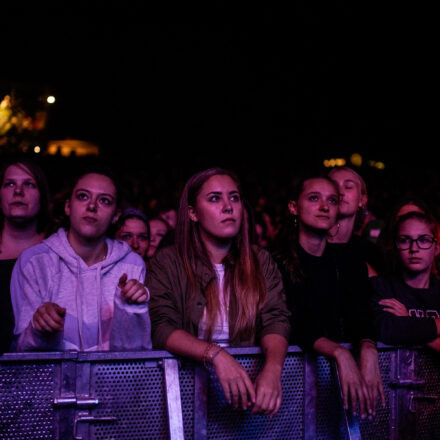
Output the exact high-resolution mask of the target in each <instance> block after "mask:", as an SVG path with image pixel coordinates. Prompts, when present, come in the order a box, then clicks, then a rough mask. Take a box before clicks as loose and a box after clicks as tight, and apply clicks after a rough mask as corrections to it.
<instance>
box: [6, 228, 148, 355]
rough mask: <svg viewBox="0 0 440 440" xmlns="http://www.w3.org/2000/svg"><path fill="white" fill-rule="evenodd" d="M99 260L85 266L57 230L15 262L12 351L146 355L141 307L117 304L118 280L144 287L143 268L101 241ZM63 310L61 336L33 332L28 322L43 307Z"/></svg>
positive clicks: (119, 245)
mask: <svg viewBox="0 0 440 440" xmlns="http://www.w3.org/2000/svg"><path fill="white" fill-rule="evenodd" d="M106 242H107V246H108V252H107V257H106V258H105V260H103V261H101V262H99V263H96V264H94V265H93V266H90V267H89V266H87V264H86V263H85V262H84V260H82V258H81V257H79V256H78V255H77V254H76V253H75V251H74V250H73V249H72V247H71V246H70V243H69V242H68V240H67V235H66V231H65V230H64V229H59V230H58V232H56V233H55V234H53V235H51V236H50V237H49V238H47V239H46V240H44V241H43V242H42V243H40V244H38V245H36V246H32V247H31V248H29V249H26V250H25V251H23V252H22V253H21V255H20V256H19V258H18V260H17V262H16V264H15V266H14V270H13V272H12V278H11V296H12V306H13V310H14V316H15V329H14V334H15V335H16V338H17V341H16V345H15V350H16V351H29V350H40V351H41V350H80V351H94V350H117V351H119V350H120V351H127V350H146V349H151V337H150V332H151V325H150V317H149V311H148V304H147V302H145V303H143V304H128V303H126V302H125V301H124V300H123V299H122V298H121V291H120V288H119V287H118V282H119V278H120V277H121V276H122V275H123V274H124V273H125V274H127V277H128V278H127V279H128V280H130V279H137V280H138V281H140V282H142V283H144V280H145V263H144V261H143V260H142V258H141V257H140V256H139V255H137V254H136V253H134V252H132V251H131V248H130V247H129V246H128V245H127V244H126V243H123V242H119V241H116V240H111V239H107V240H106ZM48 301H49V302H54V303H56V304H58V305H59V306H61V307H64V308H65V309H66V315H65V319H64V330H63V331H61V332H55V333H51V334H49V333H46V332H39V331H38V330H36V329H35V328H34V327H33V324H32V317H33V315H34V313H35V311H36V310H37V308H38V307H40V306H41V305H42V304H44V303H45V302H48Z"/></svg>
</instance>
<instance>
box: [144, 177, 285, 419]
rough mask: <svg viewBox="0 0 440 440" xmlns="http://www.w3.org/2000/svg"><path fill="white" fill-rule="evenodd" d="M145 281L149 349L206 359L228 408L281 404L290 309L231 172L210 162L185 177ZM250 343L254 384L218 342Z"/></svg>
mask: <svg viewBox="0 0 440 440" xmlns="http://www.w3.org/2000/svg"><path fill="white" fill-rule="evenodd" d="M147 286H148V288H149V290H150V293H151V300H150V316H151V322H152V340H153V347H154V348H160V349H166V350H168V351H170V352H172V353H175V354H178V355H183V356H187V357H189V358H191V359H194V360H196V361H201V362H204V363H205V364H212V366H213V368H214V370H215V373H216V375H217V377H218V380H219V381H220V383H221V386H222V389H223V392H224V395H225V398H226V400H227V401H228V402H229V403H230V404H232V405H233V407H234V408H239V407H241V408H242V409H247V408H250V407H251V408H252V410H251V411H252V413H264V414H269V415H274V414H275V413H276V412H277V411H278V410H279V408H280V406H281V398H282V396H281V394H282V392H281V372H282V367H283V363H284V359H285V356H286V352H287V344H288V338H289V333H290V323H289V315H290V314H289V312H288V310H287V307H286V305H285V299H284V289H283V285H282V280H281V275H280V273H279V271H278V268H277V266H276V264H275V262H274V261H273V260H272V258H271V256H270V254H269V253H268V252H267V251H265V250H263V249H260V248H258V247H255V246H252V245H251V243H250V240H249V224H248V214H247V212H246V209H245V208H244V203H243V199H242V193H241V189H240V185H239V181H238V178H237V177H236V176H235V174H234V173H232V172H230V171H227V170H223V169H219V168H212V169H208V170H204V171H201V172H199V173H197V174H195V175H193V176H192V177H191V178H190V179H189V180H188V181H187V183H186V185H185V187H184V189H183V192H182V196H181V199H180V206H179V210H178V221H177V229H176V240H175V244H173V245H171V246H168V247H165V248H163V249H161V250H159V251H158V252H157V254H155V256H154V257H153V258H152V260H151V266H150V270H149V272H148V273H147ZM255 344H261V346H262V349H263V351H264V354H265V362H264V366H263V369H262V371H261V372H260V374H259V375H258V377H257V379H256V381H255V383H252V382H251V380H250V378H249V376H248V374H247V372H246V371H245V369H244V368H243V367H242V366H241V365H240V364H239V363H238V362H237V361H236V360H235V359H234V358H233V357H232V356H231V355H230V354H229V353H228V352H227V351H226V350H224V348H223V347H225V346H252V345H255Z"/></svg>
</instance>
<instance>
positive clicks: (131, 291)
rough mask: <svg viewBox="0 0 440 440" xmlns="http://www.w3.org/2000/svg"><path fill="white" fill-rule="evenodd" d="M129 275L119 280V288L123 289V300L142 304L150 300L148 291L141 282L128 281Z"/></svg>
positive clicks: (124, 275)
mask: <svg viewBox="0 0 440 440" xmlns="http://www.w3.org/2000/svg"><path fill="white" fill-rule="evenodd" d="M127 278H128V277H127V274H125V273H124V274H123V275H122V276H121V278H119V283H118V287H119V288H120V289H121V296H122V298H123V299H124V300H125V301H126V302H128V303H135V304H141V303H143V302H145V301H146V300H147V299H148V291H147V289H146V287H145V285H144V284H142V283H141V282H140V281H138V280H135V279H131V280H128V281H127Z"/></svg>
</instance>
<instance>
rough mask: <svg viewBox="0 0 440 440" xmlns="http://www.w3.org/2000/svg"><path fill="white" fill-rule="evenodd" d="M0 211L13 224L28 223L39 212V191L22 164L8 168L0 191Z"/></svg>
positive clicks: (33, 179)
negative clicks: (0, 210)
mask: <svg viewBox="0 0 440 440" xmlns="http://www.w3.org/2000/svg"><path fill="white" fill-rule="evenodd" d="M0 199H1V209H2V212H3V215H4V217H5V218H7V219H8V220H10V221H13V222H15V223H20V222H28V221H29V220H33V219H35V218H36V217H37V215H38V212H39V210H40V191H39V189H38V186H37V182H36V180H35V177H34V176H33V175H32V173H31V172H30V170H29V169H27V168H26V167H25V166H24V165H22V164H15V165H11V166H9V167H8V168H7V169H6V171H5V174H4V177H3V182H2V185H1V189H0Z"/></svg>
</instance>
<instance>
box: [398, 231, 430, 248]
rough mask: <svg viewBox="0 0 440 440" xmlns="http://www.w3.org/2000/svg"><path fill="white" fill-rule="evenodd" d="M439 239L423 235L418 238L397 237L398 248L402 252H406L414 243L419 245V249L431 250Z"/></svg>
mask: <svg viewBox="0 0 440 440" xmlns="http://www.w3.org/2000/svg"><path fill="white" fill-rule="evenodd" d="M436 241H437V239H436V238H435V237H433V236H431V235H421V236H420V237H417V238H411V237H408V236H406V235H400V236H399V237H397V240H396V246H397V249H399V250H400V251H406V250H408V249H410V248H411V246H412V244H413V243H417V247H418V248H419V249H424V250H426V249H431V248H432V245H433V244H434V243H435V242H436Z"/></svg>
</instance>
